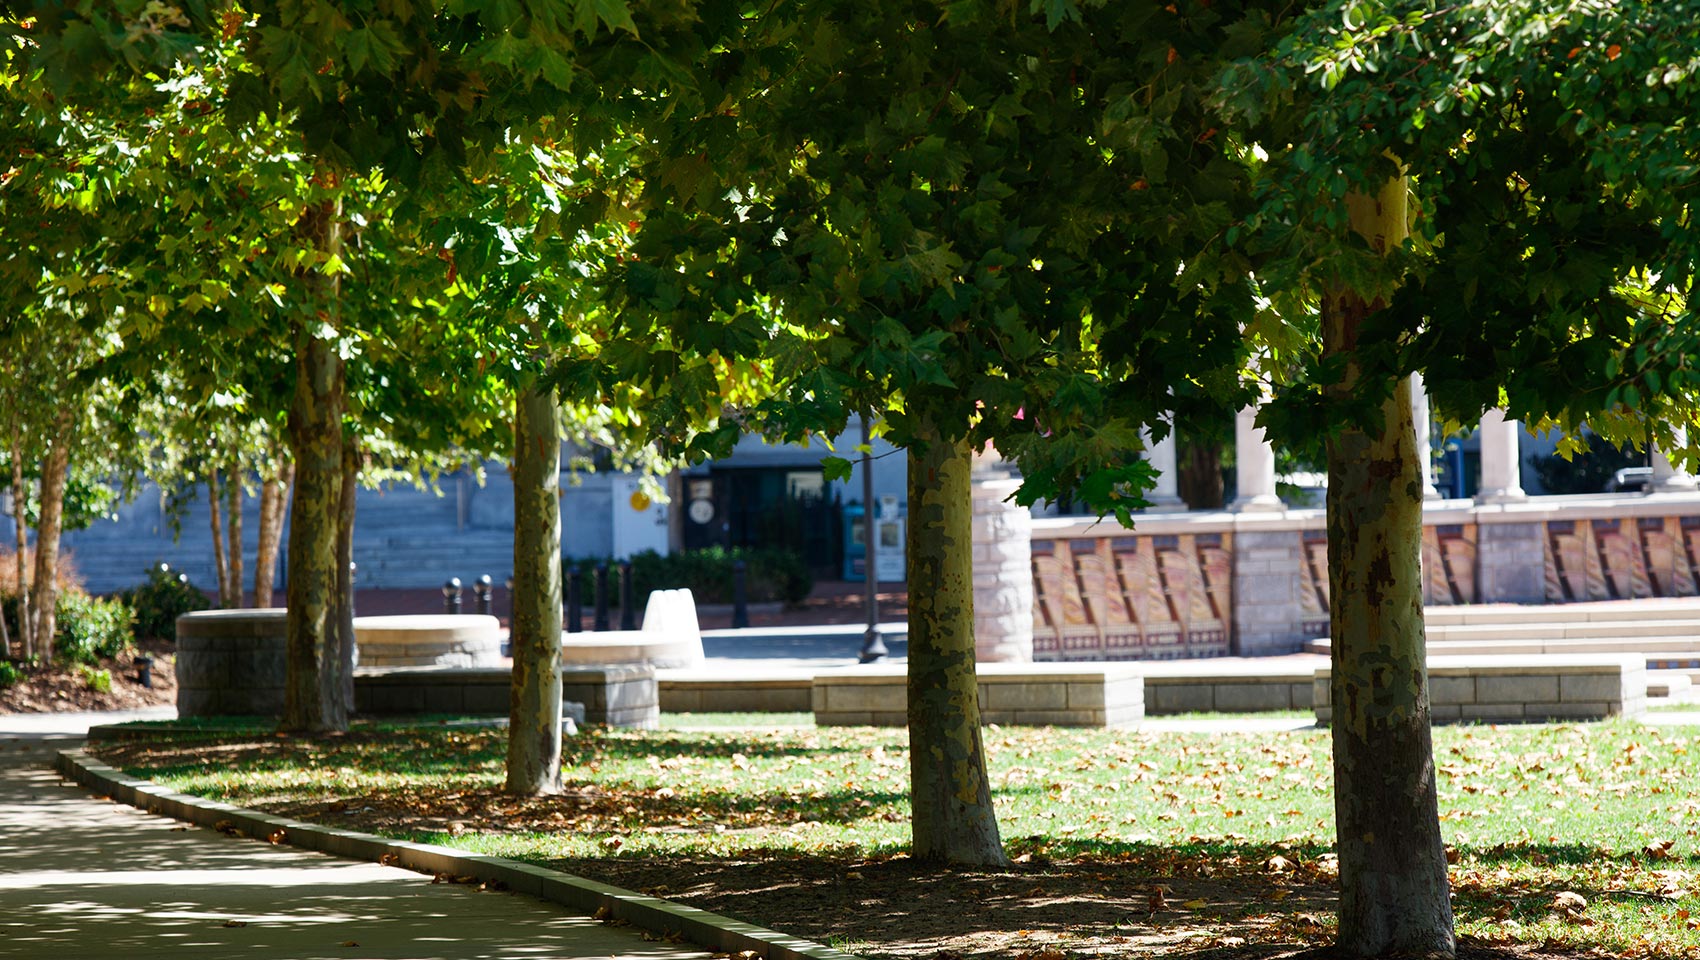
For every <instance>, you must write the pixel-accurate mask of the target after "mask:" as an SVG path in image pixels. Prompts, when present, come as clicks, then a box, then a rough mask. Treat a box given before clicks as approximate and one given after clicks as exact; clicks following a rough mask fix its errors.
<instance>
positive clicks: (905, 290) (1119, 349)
mask: <svg viewBox="0 0 1700 960" xmlns="http://www.w3.org/2000/svg"><path fill="white" fill-rule="evenodd" d="M1223 6H1224V7H1225V9H1223V10H1219V11H1213V12H1208V13H1204V14H1202V15H1201V16H1199V17H1197V18H1182V17H1178V16H1176V15H1174V14H1172V13H1171V12H1168V11H1165V10H1164V8H1163V7H1161V6H1159V5H1157V4H1140V5H1135V6H1123V5H1116V4H1102V5H1100V4H1081V5H1078V6H1076V5H1072V4H1053V5H1050V6H1049V7H1048V8H1047V9H1045V10H1029V9H1028V8H1027V7H1026V6H1024V5H1017V6H1013V7H1012V6H1009V5H999V4H993V3H953V4H934V3H890V4H866V3H852V2H837V0H819V2H793V3H779V4H774V5H771V6H770V7H768V8H766V9H764V10H762V11H760V12H759V13H757V14H754V15H751V16H748V17H741V18H730V17H725V18H722V19H710V18H707V17H705V19H704V24H703V28H702V35H706V36H710V37H711V38H712V42H704V43H703V44H702V47H703V49H704V50H706V51H708V52H706V53H705V54H703V55H702V56H701V57H699V58H697V59H695V60H694V61H693V62H692V63H691V72H690V73H689V74H688V77H687V78H685V79H681V80H679V81H678V84H677V89H676V90H668V91H667V94H668V96H667V97H666V99H665V100H664V101H663V105H664V108H665V111H666V113H665V115H664V116H663V117H661V118H659V119H656V120H654V121H651V122H645V123H643V124H642V125H641V126H642V129H643V130H644V133H645V138H646V139H645V143H646V147H647V149H649V150H650V151H651V154H650V156H651V159H650V160H649V161H648V162H647V163H645V164H643V165H642V166H641V167H640V170H641V173H642V174H643V176H644V178H645V180H646V201H647V210H646V214H645V217H644V219H643V221H642V224H641V229H639V231H638V233H637V237H636V240H635V241H634V245H633V253H634V255H635V259H634V260H632V261H630V262H628V263H627V264H626V266H625V269H623V270H622V271H620V272H619V277H618V279H619V283H620V290H621V292H622V293H623V295H624V297H625V298H626V299H625V300H624V301H623V302H622V304H621V308H622V309H621V323H622V327H621V330H620V334H621V335H620V337H618V338H615V339H611V340H610V341H609V343H608V344H607V345H606V347H605V348H604V349H603V350H602V351H601V353H600V354H599V355H598V356H597V357H596V358H594V361H595V362H599V363H601V364H602V365H603V368H604V369H603V372H602V376H603V380H604V382H606V383H610V384H615V383H620V384H628V385H629V384H636V385H638V386H639V387H640V388H641V389H643V390H645V391H647V392H648V393H649V394H650V395H651V401H650V405H649V409H650V411H651V416H652V422H654V423H655V424H656V425H657V429H658V430H659V431H660V432H661V433H662V435H663V437H664V439H672V440H674V441H675V442H676V443H677V444H678V445H679V446H680V448H681V449H683V450H684V451H685V452H687V453H689V454H695V455H701V454H704V453H710V452H714V451H715V450H716V449H718V446H717V445H722V444H727V443H729V441H730V440H731V439H734V438H735V437H736V436H737V434H738V433H739V432H740V431H741V430H757V431H761V432H764V433H766V434H767V435H768V436H770V437H772V438H775V439H784V440H795V439H801V438H803V437H806V436H808V435H810V434H812V433H820V434H825V435H828V436H830V435H834V434H836V433H837V432H838V431H840V430H842V429H843V426H844V424H845V422H846V420H847V418H849V417H851V416H853V415H855V414H857V413H860V412H864V411H872V412H873V413H875V414H877V416H878V418H879V420H880V421H881V422H882V423H883V430H884V433H885V436H886V437H887V438H888V439H889V440H891V441H892V442H893V443H894V444H896V445H897V446H900V447H903V448H905V449H906V450H907V451H908V454H909V463H910V467H909V477H908V482H909V488H908V500H909V527H908V534H909V536H908V543H909V551H910V552H909V589H910V597H911V603H910V612H909V662H908V672H909V683H908V704H909V707H908V710H909V715H908V720H909V730H910V738H911V740H910V743H911V781H912V789H911V794H912V811H913V812H912V818H913V820H912V834H913V844H912V853H913V855H914V856H915V857H916V858H917V859H918V860H922V861H930V862H937V863H954V864H973V865H997V864H1001V863H1003V862H1004V859H1005V857H1004V851H1003V847H1002V844H1001V842H1000V837H999V833H998V827H997V822H996V817H995V815H994V812H993V810H992V804H991V798H990V790H989V785H988V782H987V777H986V757H985V750H984V745H983V742H982V738H981V735H980V715H979V707H978V702H977V692H976V680H975V667H974V637H973V593H972V585H973V570H972V558H971V550H970V541H971V531H970V509H971V508H970V496H969V483H970V479H969V475H970V471H971V465H972V456H973V455H974V453H975V451H977V450H979V449H981V448H983V447H984V446H985V445H986V444H987V443H988V442H990V443H994V444H995V445H996V446H997V448H998V450H999V451H1000V452H1001V453H1003V454H1004V455H1006V456H1008V457H1011V458H1013V459H1015V460H1016V461H1017V462H1018V464H1019V465H1020V467H1021V469H1022V471H1023V475H1024V477H1025V479H1026V486H1025V487H1024V490H1023V493H1022V497H1023V499H1024V500H1031V499H1033V498H1038V497H1044V496H1047V495H1055V494H1056V493H1058V492H1060V491H1063V490H1070V491H1073V492H1076V493H1078V494H1079V495H1081V496H1082V497H1083V498H1085V499H1087V500H1089V501H1090V502H1092V503H1094V504H1095V505H1098V506H1100V507H1101V508H1103V509H1106V510H1110V511H1114V512H1116V513H1118V514H1119V515H1120V516H1121V517H1122V518H1123V519H1126V518H1127V517H1128V516H1129V514H1130V513H1131V510H1132V509H1133V508H1136V507H1137V506H1139V505H1140V504H1141V503H1142V502H1143V501H1142V499H1141V498H1140V496H1139V494H1140V492H1141V491H1142V490H1143V489H1145V488H1146V487H1147V486H1148V484H1149V482H1150V478H1149V471H1148V469H1147V468H1146V467H1145V465H1144V464H1142V463H1140V462H1139V461H1138V459H1137V452H1138V450H1139V448H1140V440H1139V429H1140V427H1141V426H1146V425H1155V424H1157V423H1159V422H1160V416H1161V413H1162V411H1164V410H1166V409H1168V408H1170V407H1171V406H1173V405H1175V404H1176V403H1177V401H1176V400H1175V399H1174V396H1173V394H1175V393H1180V394H1183V395H1185V398H1186V399H1185V401H1184V402H1186V403H1194V402H1196V403H1198V404H1200V405H1205V404H1208V403H1212V402H1215V403H1221V404H1223V405H1225V406H1231V404H1232V403H1233V401H1234V399H1235V397H1236V396H1237V392H1238V389H1239V388H1238V387H1237V385H1236V377H1235V374H1236V372H1237V367H1238V365H1239V363H1240V361H1241V359H1242V357H1241V355H1240V349H1241V347H1240V344H1241V343H1242V339H1241V337H1240V336H1239V327H1238V323H1239V322H1240V320H1242V319H1243V318H1244V316H1246V315H1247V314H1249V311H1250V306H1251V297H1250V294H1249V289H1248V288H1247V286H1246V285H1245V284H1244V283H1243V282H1235V281H1234V280H1232V279H1229V278H1232V277H1234V275H1235V273H1236V268H1235V267H1234V266H1233V265H1232V264H1230V263H1228V262H1226V261H1227V260H1231V257H1224V256H1223V255H1222V253H1221V248H1222V244H1221V243H1220V242H1219V241H1220V235H1221V231H1222V229H1224V228H1225V226H1226V224H1227V222H1228V221H1229V220H1230V219H1231V216H1230V211H1229V208H1228V203H1227V199H1228V198H1229V197H1230V196H1231V195H1232V194H1233V192H1234V191H1233V182H1234V180H1235V177H1236V176H1237V174H1236V172H1235V171H1236V170H1237V169H1238V168H1237V156H1236V153H1235V150H1236V149H1237V147H1236V145H1234V144H1232V143H1229V142H1227V140H1226V138H1224V137H1218V133H1219V131H1218V130H1214V129H1211V128H1210V125H1209V124H1205V123H1195V122H1194V121H1195V120H1197V119H1200V118H1201V113H1200V109H1199V107H1200V104H1199V98H1198V96H1197V95H1196V92H1192V91H1189V90H1188V89H1187V87H1186V84H1185V83H1183V82H1181V81H1182V80H1183V79H1186V78H1190V77H1192V76H1193V71H1195V70H1196V69H1197V67H1196V62H1197V61H1192V62H1181V61H1182V57H1183V54H1182V51H1183V50H1184V51H1185V56H1187V57H1196V58H1202V57H1204V56H1206V55H1214V54H1215V53H1216V51H1215V49H1214V46H1215V45H1216V44H1220V43H1222V42H1223V37H1224V34H1225V33H1228V32H1230V29H1231V28H1235V27H1237V28H1238V29H1240V30H1242V31H1246V34H1247V35H1248V36H1254V35H1257V34H1258V33H1259V32H1260V31H1261V29H1262V27H1261V23H1262V22H1263V21H1262V20H1261V18H1260V19H1258V20H1257V21H1256V22H1245V21H1246V18H1247V14H1246V11H1245V9H1244V8H1243V7H1242V6H1241V5H1238V4H1227V5H1223ZM722 13H725V11H722ZM715 31H719V32H718V33H716V32H715ZM1212 218H1214V220H1212ZM1212 237H1214V238H1215V239H1216V240H1217V241H1218V242H1217V244H1216V250H1214V251H1207V247H1208V246H1209V243H1210V239H1211V238H1212ZM1182 251H1185V252H1184V253H1183V252H1182ZM1189 255H1191V258H1190V260H1188V259H1187V258H1188V256H1189ZM1187 264H1190V265H1191V266H1192V267H1193V269H1192V270H1191V271H1190V272H1187V271H1183V270H1182V267H1183V265H1187ZM1241 272H1243V271H1241ZM1240 279H1241V280H1242V281H1243V277H1241V278H1240ZM1236 307H1237V308H1238V310H1237V311H1236V309H1235V308H1236ZM1101 346H1102V349H1101ZM1156 357H1162V358H1165V359H1166V360H1167V361H1168V365H1167V366H1165V367H1163V368H1161V369H1157V368H1145V369H1140V368H1141V367H1142V365H1143V363H1144V361H1146V360H1150V359H1152V358H1156ZM752 370H759V371H761V373H762V374H763V376H765V378H766V379H767V382H768V390H769V394H768V396H767V397H766V398H764V399H760V400H756V401H754V402H748V401H747V400H746V399H745V398H742V397H741V395H740V383H739V381H738V378H739V377H741V376H744V375H745V374H747V373H748V372H749V371H752ZM1124 372H1132V373H1136V374H1137V375H1130V376H1127V377H1126V378H1125V379H1124V378H1123V377H1122V374H1123V373H1124ZM567 373H568V375H578V374H577V373H576V370H575V368H571V367H569V370H568V371H567ZM1206 376H1209V377H1215V378H1217V382H1220V383H1223V384H1226V385H1227V386H1228V388H1229V389H1228V390H1227V391H1226V394H1227V395H1226V396H1221V397H1219V398H1218V399H1216V400H1210V399H1203V397H1204V395H1206V394H1208V393H1209V392H1210V391H1206V390H1200V389H1199V383H1200V382H1201V381H1200V379H1199V378H1201V377H1206ZM705 406H706V407H707V408H708V409H710V410H712V411H713V412H714V413H715V414H716V415H718V421H717V423H716V424H714V426H715V429H712V430H708V431H698V432H691V431H685V430H674V429H672V426H671V425H672V424H673V422H674V421H675V420H676V419H677V417H680V416H685V415H687V414H689V413H691V412H693V411H701V410H702V409H704V408H705ZM1159 429H1163V428H1159ZM834 466H836V468H838V469H846V468H847V464H845V463H844V462H843V461H837V462H836V463H831V462H829V469H830V468H833V467H834Z"/></svg>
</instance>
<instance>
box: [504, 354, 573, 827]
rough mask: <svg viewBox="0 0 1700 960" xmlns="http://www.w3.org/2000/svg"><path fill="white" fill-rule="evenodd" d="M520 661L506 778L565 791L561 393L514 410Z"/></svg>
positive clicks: (541, 391) (531, 391)
mask: <svg viewBox="0 0 1700 960" xmlns="http://www.w3.org/2000/svg"><path fill="white" fill-rule="evenodd" d="M513 477H514V590H513V597H512V603H513V616H512V618H511V619H510V627H511V638H512V646H513V656H514V672H513V687H512V692H511V694H510V696H509V702H508V778H507V783H506V786H505V789H506V790H507V791H508V792H509V793H516V794H527V795H536V794H548V793H559V792H560V790H561V440H560V408H559V406H558V404H557V401H556V397H555V391H554V390H553V389H550V388H544V387H541V386H537V385H533V386H530V387H527V388H526V389H524V390H523V391H521V392H520V395H519V397H518V399H517V400H516V401H515V403H514V472H513Z"/></svg>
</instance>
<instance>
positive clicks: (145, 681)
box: [136, 653, 153, 690]
mask: <svg viewBox="0 0 1700 960" xmlns="http://www.w3.org/2000/svg"><path fill="white" fill-rule="evenodd" d="M136 682H137V683H139V684H141V685H142V686H144V687H147V688H148V689H149V690H152V689H153V657H150V656H148V655H147V654H145V653H144V654H141V655H139V656H137V657H136Z"/></svg>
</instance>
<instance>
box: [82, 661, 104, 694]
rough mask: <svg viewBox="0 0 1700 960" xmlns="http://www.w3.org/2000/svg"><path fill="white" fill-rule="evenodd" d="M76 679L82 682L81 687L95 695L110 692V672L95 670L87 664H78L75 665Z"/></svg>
mask: <svg viewBox="0 0 1700 960" xmlns="http://www.w3.org/2000/svg"><path fill="white" fill-rule="evenodd" d="M77 679H79V680H81V681H82V682H83V686H85V687H88V688H89V689H90V690H93V691H94V692H95V693H111V692H112V671H111V670H96V669H95V668H94V667H91V666H89V665H87V664H83V663H79V664H77Z"/></svg>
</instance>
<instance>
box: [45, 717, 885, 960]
mask: <svg viewBox="0 0 1700 960" xmlns="http://www.w3.org/2000/svg"><path fill="white" fill-rule="evenodd" d="M54 767H55V769H57V770H58V771H59V773H61V774H62V775H64V776H65V777H66V778H67V779H70V780H72V781H75V782H76V783H78V784H81V785H82V786H84V787H87V788H88V789H90V790H94V791H97V792H100V793H105V794H106V795H108V796H110V797H111V798H112V799H113V800H116V801H118V802H120V803H125V804H128V805H130V806H132V807H136V808H137V809H139V810H145V811H147V812H148V813H153V814H158V815H160V816H167V817H173V818H176V819H178V820H185V821H188V822H189V823H193V824H196V825H199V826H203V827H216V826H218V825H219V824H220V823H224V824H226V828H225V829H226V831H227V832H233V833H234V834H237V835H242V836H247V837H251V838H253V839H256V840H267V839H269V838H270V837H271V836H273V835H274V834H276V833H277V832H279V831H282V832H283V834H284V837H283V840H282V842H284V843H287V844H289V845H290V846H292V847H300V848H302V849H304V850H316V851H319V852H320V853H328V854H331V855H333V856H338V857H344V858H347V859H351V860H365V861H369V862H373V863H376V862H378V861H379V860H380V859H382V860H383V862H385V863H389V864H393V865H395V866H399V867H405V868H407V869H410V870H417V871H420V872H422V873H448V874H453V875H454V876H456V877H472V878H474V879H476V880H478V881H480V882H489V881H499V882H501V883H502V884H504V885H506V886H507V888H508V889H509V890H511V891H513V892H515V893H524V894H529V895H530V896H533V897H536V898H538V899H540V900H545V901H548V902H550V903H556V904H560V905H561V906H565V907H570V908H572V909H574V910H577V911H581V912H583V913H585V914H589V915H601V916H606V917H608V918H609V919H612V920H620V921H624V922H626V923H630V924H631V925H633V926H635V927H639V928H642V929H644V930H648V931H650V932H652V933H657V934H661V935H663V936H672V935H678V936H682V937H683V938H684V939H686V940H688V941H690V942H691V943H694V944H697V945H698V946H702V947H707V948H708V949H710V950H714V951H717V952H721V953H730V954H736V953H745V952H753V953H754V954H755V955H756V956H758V957H761V958H764V960H860V958H858V957H856V956H854V955H852V954H848V953H845V952H843V951H841V950H834V949H833V948H831V947H828V946H824V945H822V944H818V943H814V942H812V941H809V940H803V939H801V938H799V937H792V936H788V935H786V934H783V933H779V932H777V931H774V930H769V929H767V928H765V927H758V926H756V925H755V924H751V923H744V922H743V921H741V920H733V919H732V918H730V917H723V916H720V915H719V914H715V913H709V912H708V911H707V910H698V909H697V908H695V907H687V906H684V905H682V904H677V903H669V902H668V901H666V900H662V899H660V898H659V897H651V896H645V895H644V894H641V893H635V892H633V891H631V890H623V889H621V888H619V887H614V886H609V885H608V884H605V883H597V882H596V881H594V880H586V879H584V878H583V877H575V876H573V875H572V874H570V873H562V872H561V871H559V870H550V869H548V868H547V867H538V866H533V865H532V864H528V863H519V862H517V861H514V860H508V859H506V858H503V857H492V856H486V855H484V854H479V853H468V852H466V851H464V850H456V849H454V848H453V847H438V846H433V845H430V844H424V843H413V842H411V841H407V840H390V839H386V838H384V837H378V836H374V835H372V834H369V833H359V832H356V831H353V830H338V829H336V828H334V827H323V826H319V825H318V824H312V823H305V822H302V821H300V820H290V819H286V818H284V817H274V816H272V815H270V814H266V813H259V812H256V811H253V810H245V809H243V808H241V807H237V806H232V805H231V804H228V803H220V802H218V801H216V800H205V799H202V798H200V797H193V796H189V795H188V794H182V793H175V792H173V791H171V790H168V789H166V788H165V787H162V786H160V785H159V784H157V783H154V782H152V781H150V780H141V779H137V778H135V777H130V776H126V775H125V774H124V773H122V772H120V771H118V770H116V769H114V768H112V767H109V766H107V765H105V764H103V763H101V762H100V761H98V760H96V759H94V758H93V757H90V756H89V755H88V754H87V753H85V752H84V751H82V750H62V751H60V752H59V755H58V757H57V758H56V759H55V761H54ZM604 911H606V913H604Z"/></svg>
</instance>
